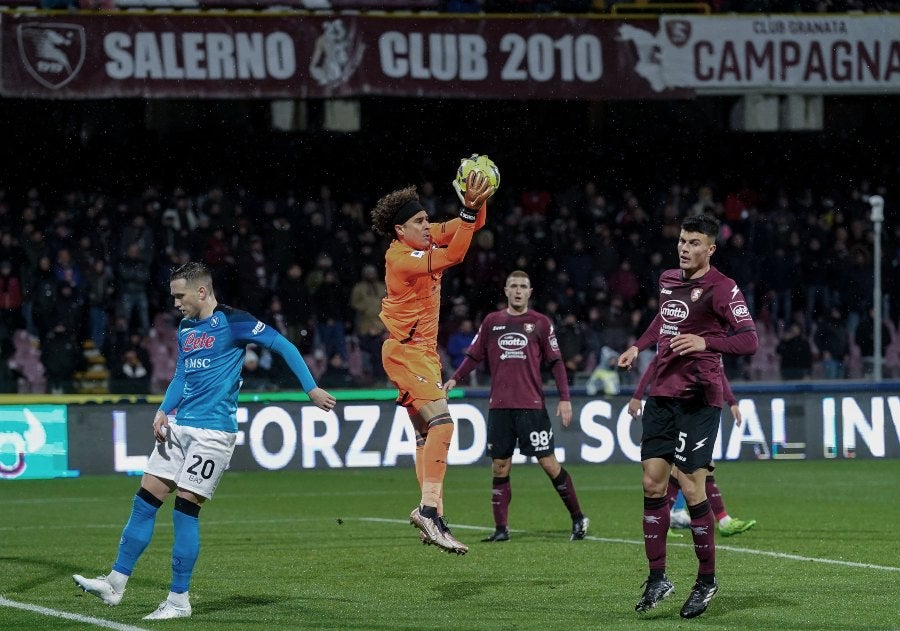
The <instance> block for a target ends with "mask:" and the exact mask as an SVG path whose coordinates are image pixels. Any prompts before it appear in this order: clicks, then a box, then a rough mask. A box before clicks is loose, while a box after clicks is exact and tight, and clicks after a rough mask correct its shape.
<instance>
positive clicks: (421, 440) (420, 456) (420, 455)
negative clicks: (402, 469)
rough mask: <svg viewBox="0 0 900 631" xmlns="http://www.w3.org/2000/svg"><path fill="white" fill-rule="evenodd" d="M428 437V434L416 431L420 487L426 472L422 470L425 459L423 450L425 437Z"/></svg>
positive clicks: (417, 467) (417, 471)
mask: <svg viewBox="0 0 900 631" xmlns="http://www.w3.org/2000/svg"><path fill="white" fill-rule="evenodd" d="M426 438H428V434H427V433H426V434H421V433H419V432H416V478H417V479H418V480H419V489H420V490H421V489H422V482H423V480H422V477H423V475H424V472H423V471H422V466H423V463H424V462H425V461H424V459H423V458H424V456H423V452H424V451H425V439H426Z"/></svg>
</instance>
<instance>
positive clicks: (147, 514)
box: [112, 487, 162, 587]
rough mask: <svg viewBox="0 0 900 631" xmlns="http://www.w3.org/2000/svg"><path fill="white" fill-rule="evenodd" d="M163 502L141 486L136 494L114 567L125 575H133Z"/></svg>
mask: <svg viewBox="0 0 900 631" xmlns="http://www.w3.org/2000/svg"><path fill="white" fill-rule="evenodd" d="M160 506H162V502H161V501H160V500H159V499H157V498H156V497H154V496H153V494H152V493H150V491H148V490H147V489H145V488H144V487H141V488H140V489H139V490H138V492H137V494H136V495H135V496H134V502H133V503H132V505H131V517H129V518H128V523H127V524H125V528H124V529H123V530H122V538H121V539H120V540H119V553H118V555H117V556H116V562H115V563H113V566H112V569H113V571H115V572H118V573H120V574H123V575H125V576H131V572H132V571H134V565H135V563H137V560H138V559H139V558H140V556H141V554H143V553H144V550H145V549H146V548H147V544H148V543H150V539H151V538H152V537H153V526H154V525H155V524H156V512H157V511H158V510H159V507H160ZM114 587H115V586H114Z"/></svg>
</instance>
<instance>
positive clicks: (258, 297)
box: [237, 235, 271, 313]
mask: <svg viewBox="0 0 900 631" xmlns="http://www.w3.org/2000/svg"><path fill="white" fill-rule="evenodd" d="M237 274H238V296H239V298H238V300H237V302H238V306H240V307H241V308H242V309H244V310H245V311H249V312H251V313H262V312H263V310H264V309H265V307H266V304H267V303H268V300H269V292H270V290H271V284H270V283H271V272H270V269H269V261H268V257H267V256H266V252H265V249H264V246H263V240H262V237H260V236H259V235H252V236H251V237H250V244H249V247H248V248H246V249H244V250H243V251H242V252H241V253H240V254H239V255H238V257H237Z"/></svg>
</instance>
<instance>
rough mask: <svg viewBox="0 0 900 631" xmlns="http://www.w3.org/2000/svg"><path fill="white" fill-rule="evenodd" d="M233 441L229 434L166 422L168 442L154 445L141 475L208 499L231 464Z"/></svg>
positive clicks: (235, 437)
mask: <svg viewBox="0 0 900 631" xmlns="http://www.w3.org/2000/svg"><path fill="white" fill-rule="evenodd" d="M236 440H237V434H234V433H232V432H223V431H221V430H217V429H202V428H199V427H182V426H179V425H177V424H175V423H170V424H169V438H168V440H166V442H164V443H156V448H155V449H154V450H153V452H152V453H151V454H150V458H149V460H147V467H146V468H145V469H144V473H149V474H151V475H155V476H156V477H158V478H162V479H163V480H172V481H173V482H175V484H176V485H178V488H180V489H184V490H186V491H191V492H192V493H194V494H195V495H199V496H201V497H205V498H206V499H210V498H211V497H212V496H213V493H214V492H215V490H216V487H217V486H219V480H221V479H222V474H223V473H225V469H227V468H228V463H229V462H231V454H232V453H234V443H235V441H236Z"/></svg>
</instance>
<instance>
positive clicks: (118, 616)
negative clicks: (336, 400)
mask: <svg viewBox="0 0 900 631" xmlns="http://www.w3.org/2000/svg"><path fill="white" fill-rule="evenodd" d="M569 471H570V473H571V475H572V477H573V479H574V482H575V486H576V488H577V490H578V494H579V499H580V500H581V505H582V508H583V509H584V511H585V513H586V514H587V515H588V516H589V517H590V518H591V528H590V531H589V533H588V534H589V537H588V539H587V540H585V541H582V542H575V543H570V542H569V541H568V535H569V529H570V527H571V523H570V521H569V518H568V514H567V513H566V511H565V509H564V508H563V506H562V503H561V502H560V501H559V498H558V497H557V495H556V493H555V492H554V490H553V488H552V486H551V485H550V483H549V482H548V481H547V479H546V477H545V476H544V474H543V472H542V471H541V470H540V468H539V467H538V466H537V465H534V464H529V465H515V466H514V467H513V471H512V482H513V501H512V505H511V508H510V528H511V529H512V541H510V542H508V543H500V544H485V543H480V542H479V539H480V538H482V537H484V536H485V535H487V534H488V533H489V532H490V531H491V530H492V527H493V521H492V518H491V512H490V504H489V502H490V479H491V473H490V467H489V465H488V464H487V461H485V464H484V465H482V466H472V467H451V468H450V470H449V471H448V474H447V482H446V487H445V496H446V514H447V518H448V520H449V521H450V524H451V526H452V527H453V528H454V533H455V534H456V535H457V537H458V538H459V539H460V540H461V541H463V542H465V543H467V544H468V545H469V546H470V548H471V551H470V552H469V554H468V555H466V556H463V557H456V556H450V555H448V554H445V553H442V552H440V551H438V550H437V549H435V548H433V547H426V546H423V545H421V544H420V543H419V541H418V537H417V532H416V531H415V529H413V528H412V527H411V526H410V525H409V524H408V523H407V519H406V518H407V516H408V515H409V512H410V510H411V509H412V507H413V506H414V505H415V504H416V502H417V501H418V490H417V486H416V481H415V475H414V473H413V471H412V470H411V469H409V468H398V469H366V470H360V469H357V470H327V471H324V470H323V471H297V472H280V473H262V472H260V473H236V472H229V473H226V475H225V477H224V479H223V481H222V483H221V485H220V487H219V490H218V492H217V495H216V497H215V499H214V500H213V501H212V502H210V503H208V504H207V505H206V506H205V507H204V508H203V510H202V511H201V514H200V523H201V546H202V548H201V554H200V560H199V561H198V564H197V567H196V570H195V572H194V579H193V584H192V589H191V596H192V598H191V600H192V604H193V608H194V615H193V618H192V619H191V620H189V621H185V620H175V621H164V622H150V621H143V620H141V618H142V617H143V616H144V615H146V614H147V613H150V612H151V611H153V610H154V609H155V608H156V606H157V605H158V604H159V602H160V601H162V600H163V599H164V598H165V595H166V593H167V590H168V584H169V578H170V569H169V564H170V557H169V554H170V549H171V544H172V521H171V505H172V504H171V501H169V502H167V503H166V505H165V506H164V507H163V508H162V509H161V511H160V513H159V516H158V519H157V525H156V534H155V537H154V539H153V541H152V543H151V544H150V547H149V548H148V549H147V551H146V552H145V553H144V556H143V557H142V558H141V560H140V562H139V563H138V566H137V568H136V570H135V573H134V576H133V577H132V579H131V581H130V582H129V584H128V589H127V593H126V595H125V598H124V600H123V601H122V604H121V605H119V606H118V607H114V608H110V607H106V606H105V605H103V604H102V603H101V602H100V601H99V600H97V599H96V598H93V597H92V596H89V595H86V594H83V593H81V591H80V590H79V589H77V588H76V587H75V585H74V583H72V580H71V575H72V574H73V573H80V574H85V575H88V576H96V575H98V574H102V573H106V572H108V571H109V567H110V564H111V563H112V561H113V559H114V557H115V553H116V546H117V543H118V539H119V535H120V533H121V530H122V526H123V525H124V523H125V520H126V519H127V517H128V514H129V511H130V507H131V497H132V495H133V493H134V491H135V490H136V489H137V486H138V481H139V480H138V478H128V477H115V476H102V477H88V478H76V479H60V480H51V481H32V482H27V481H24V482H2V483H0V510H2V514H3V520H2V522H0V629H16V630H22V629H40V630H42V631H43V630H52V629H99V628H113V629H121V630H123V631H125V630H128V629H135V628H144V629H146V628H154V629H157V628H158V629H175V628H180V629H191V630H192V631H204V630H210V631H212V630H217V631H218V630H222V629H225V630H235V631H244V630H256V629H259V630H266V631H273V630H278V629H361V630H385V631H387V630H392V631H393V630H399V629H447V630H479V631H480V630H485V629H504V630H506V629H510V630H520V629H521V630H524V629H535V630H538V629H540V630H547V629H560V630H567V631H569V630H573V629H575V630H577V629H667V630H668V629H690V628H693V629H778V630H780V631H786V630H792V629H817V630H835V631H837V630H844V631H845V630H855V629H859V630H863V629H865V630H869V629H900V587H898V585H900V502H898V499H900V496H898V481H900V460H889V461H873V460H855V461H854V460H851V461H816V462H812V461H810V462H797V461H794V462H772V461H760V462H726V463H723V464H722V465H721V466H720V467H719V468H718V470H717V472H716V473H717V476H716V477H717V480H718V482H719V486H720V487H721V489H722V491H723V494H724V497H725V501H726V506H727V507H728V509H729V510H730V512H731V513H732V514H733V515H735V516H738V517H741V518H753V519H757V520H758V522H759V523H758V525H757V526H756V528H754V529H753V530H751V531H749V532H747V533H744V534H742V535H738V536H735V537H730V538H722V537H719V538H718V539H717V543H718V546H719V548H718V555H717V560H718V576H719V581H720V583H721V586H722V587H721V590H720V592H719V595H718V596H717V597H716V599H715V600H713V602H712V604H711V605H710V608H709V610H708V611H707V612H706V613H705V614H704V615H703V616H701V617H700V618H697V619H695V620H681V619H680V618H679V617H678V610H679V609H680V607H681V604H682V603H683V602H684V599H685V598H686V597H687V594H688V592H689V590H690V587H691V584H692V582H693V578H694V576H695V572H696V559H695V557H694V554H693V550H692V548H691V547H690V538H689V537H690V535H689V534H686V535H685V537H684V538H682V539H670V546H669V556H668V573H669V576H670V578H671V579H672V580H673V581H674V583H675V586H676V592H675V595H674V596H673V597H672V598H670V599H668V600H666V601H664V602H663V603H662V604H661V605H660V606H659V608H658V609H656V610H654V611H652V612H650V613H648V614H644V615H639V614H636V613H635V612H634V604H635V603H636V602H637V600H638V598H639V596H640V594H641V591H642V590H641V583H642V582H643V581H644V578H645V577H646V573H647V570H646V560H645V558H644V551H643V545H642V536H641V510H642V502H641V491H640V478H641V472H640V466H639V465H637V464H632V465H603V466H588V465H582V466H572V467H571V468H570V469H569ZM22 607H31V609H23V608H22ZM39 608H40V609H39ZM69 614H73V615H74V616H75V617H74V618H65V617H61V616H65V615H69ZM102 625H105V627H104V626H102Z"/></svg>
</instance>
